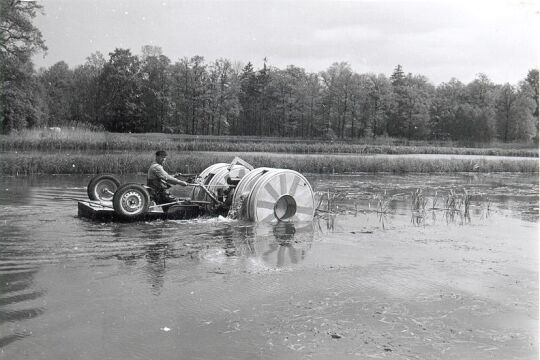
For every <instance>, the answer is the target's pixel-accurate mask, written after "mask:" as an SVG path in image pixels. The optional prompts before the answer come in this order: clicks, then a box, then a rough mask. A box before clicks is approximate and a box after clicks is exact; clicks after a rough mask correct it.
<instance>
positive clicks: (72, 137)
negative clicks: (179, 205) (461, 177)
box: [0, 128, 538, 157]
mask: <svg viewBox="0 0 540 360" xmlns="http://www.w3.org/2000/svg"><path fill="white" fill-rule="evenodd" d="M366 141H367V143H365V144H362V143H352V142H322V141H309V140H290V139H277V138H267V139H261V138H254V137H248V138H240V137H225V136H223V137H215V136H212V137H210V136H206V137H199V136H187V135H168V134H117V133H107V132H95V131H91V130H88V129H85V128H67V129H62V131H61V132H53V131H48V130H25V131H21V132H18V133H12V134H10V135H0V151H13V150H17V151H35V150H39V151H56V150H77V151H102V150H108V151H124V150H129V151H143V150H146V151H155V150H156V149H166V150H175V151H222V152H272V153H290V154H337V153H348V154H452V155H497V156H524V157H538V149H537V148H536V147H534V148H531V147H529V148H523V146H524V145H523V144H520V145H517V144H516V145H515V148H508V147H507V145H506V144H505V145H502V144H496V145H493V147H487V148H464V147H456V146H437V145H431V144H429V143H427V142H414V143H413V142H410V143H408V145H395V144H381V143H377V141H378V140H377V139H375V140H374V139H366Z"/></svg>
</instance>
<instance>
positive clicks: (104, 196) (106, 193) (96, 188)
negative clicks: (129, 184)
mask: <svg viewBox="0 0 540 360" xmlns="http://www.w3.org/2000/svg"><path fill="white" fill-rule="evenodd" d="M119 187H120V181H118V180H117V179H116V178H115V177H114V176H112V175H96V176H94V177H93V178H92V179H91V180H90V182H89V183H88V187H87V188H86V191H87V193H88V197H89V198H90V200H96V201H111V200H112V199H113V196H114V192H115V191H116V190H117V189H118V188H119Z"/></svg>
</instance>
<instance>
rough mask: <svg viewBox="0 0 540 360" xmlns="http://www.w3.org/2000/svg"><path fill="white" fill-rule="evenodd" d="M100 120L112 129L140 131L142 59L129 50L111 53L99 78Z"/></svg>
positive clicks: (141, 124)
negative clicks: (140, 60)
mask: <svg viewBox="0 0 540 360" xmlns="http://www.w3.org/2000/svg"><path fill="white" fill-rule="evenodd" d="M99 86H100V89H101V90H100V98H101V100H100V102H101V109H100V112H101V116H102V121H101V123H102V124H103V125H104V126H105V128H106V129H107V130H109V131H118V132H128V131H133V132H141V131H143V130H144V124H143V122H142V101H141V75H140V62H139V58H138V57H137V56H135V55H132V54H131V51H130V50H128V49H115V50H114V51H113V52H111V53H109V61H107V63H106V64H105V65H104V67H103V71H102V73H101V75H100V77H99Z"/></svg>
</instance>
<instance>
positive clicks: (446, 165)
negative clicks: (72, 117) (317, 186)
mask: <svg viewBox="0 0 540 360" xmlns="http://www.w3.org/2000/svg"><path fill="white" fill-rule="evenodd" d="M235 155H239V156H241V157H242V158H243V159H244V160H246V161H248V162H249V163H251V164H252V165H253V166H255V167H263V166H265V167H274V168H287V169H293V170H297V171H299V172H301V173H321V174H324V173H326V174H328V173H330V174H331V173H355V172H369V173H377V172H393V173H405V172H417V173H433V172H442V173H452V172H471V171H474V172H538V161H537V160H535V159H530V160H528V159H525V160H517V159H516V160H514V159H511V158H507V159H491V160H490V159H488V158H484V159H477V160H469V159H459V158H458V159H422V158H392V157H382V158H380V157H371V156H365V157H364V156H332V155H311V156H307V155H280V154H262V153H235ZM232 158H233V155H229V154H226V153H212V152H192V153H177V152H172V153H171V154H170V156H169V159H168V160H167V164H166V168H168V169H169V170H170V171H171V172H183V173H199V172H201V171H202V170H203V169H205V168H206V167H208V166H210V165H212V164H215V163H218V162H230V161H231V160H232ZM152 161H153V155H152V153H149V152H144V153H139V152H123V153H109V154H95V155H88V154H81V153H74V154H68V153H15V152H11V153H6V154H3V155H2V157H0V172H1V174H3V175H16V176H17V175H32V174H94V173H115V174H132V173H138V172H146V171H147V169H148V166H149V165H150V163H151V162H152Z"/></svg>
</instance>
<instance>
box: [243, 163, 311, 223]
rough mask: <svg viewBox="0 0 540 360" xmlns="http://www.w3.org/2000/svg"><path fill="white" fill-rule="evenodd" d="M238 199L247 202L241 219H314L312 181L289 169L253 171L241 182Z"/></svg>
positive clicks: (257, 220) (244, 204)
mask: <svg viewBox="0 0 540 360" xmlns="http://www.w3.org/2000/svg"><path fill="white" fill-rule="evenodd" d="M239 197H242V198H239ZM235 201H242V202H243V203H242V207H243V208H244V211H242V212H241V213H240V216H241V218H243V219H245V220H251V221H255V222H270V221H311V220H312V219H313V214H314V207H315V204H314V202H315V201H314V198H313V189H312V188H311V185H310V184H309V182H308V181H307V180H306V178H305V177H304V176H302V175H301V174H300V173H298V172H296V171H293V170H288V169H272V168H258V169H254V170H252V171H251V172H250V174H249V175H248V176H246V177H244V178H243V179H242V180H241V181H240V183H239V184H238V186H237V189H236V193H235V200H233V203H234V202H235Z"/></svg>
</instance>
